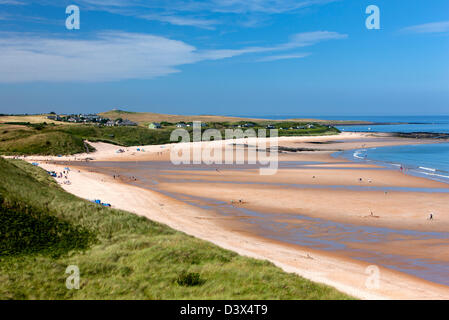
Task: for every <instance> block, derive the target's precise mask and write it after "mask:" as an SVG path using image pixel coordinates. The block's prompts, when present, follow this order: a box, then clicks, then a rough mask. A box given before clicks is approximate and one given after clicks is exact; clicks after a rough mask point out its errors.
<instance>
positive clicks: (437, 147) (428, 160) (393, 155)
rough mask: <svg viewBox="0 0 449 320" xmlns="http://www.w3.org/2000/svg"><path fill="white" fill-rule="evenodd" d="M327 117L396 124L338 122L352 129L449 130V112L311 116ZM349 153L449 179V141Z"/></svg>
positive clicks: (267, 117) (415, 173) (374, 130)
mask: <svg viewBox="0 0 449 320" xmlns="http://www.w3.org/2000/svg"><path fill="white" fill-rule="evenodd" d="M257 117H258V118H265V119H279V120H281V119H289V118H290V119H291V118H304V116H295V115H288V116H287V115H283V116H280V115H278V116H273V115H272V116H265V117H264V116H257ZM307 118H315V119H326V120H355V121H357V120H359V121H370V122H376V123H400V124H394V125H362V126H338V128H339V129H340V130H342V131H346V132H348V131H351V132H406V133H407V132H432V133H449V116H404V117H403V116H388V117H383V116H371V117H369V116H351V117H349V116H307ZM343 155H344V156H345V157H347V158H350V159H352V160H356V161H376V162H380V163H383V164H385V165H387V166H390V167H392V168H395V169H397V170H399V168H400V166H401V165H402V166H403V167H404V168H405V171H406V172H407V173H409V174H414V175H419V176H425V177H427V178H430V179H434V180H438V181H443V182H446V183H449V143H438V144H429V145H413V146H396V147H382V148H376V149H368V150H353V151H350V152H345V153H344V154H343Z"/></svg>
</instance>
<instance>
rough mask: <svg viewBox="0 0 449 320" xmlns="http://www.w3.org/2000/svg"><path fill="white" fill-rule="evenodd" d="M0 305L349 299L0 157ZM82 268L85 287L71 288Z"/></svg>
mask: <svg viewBox="0 0 449 320" xmlns="http://www.w3.org/2000/svg"><path fill="white" fill-rule="evenodd" d="M0 181H1V183H0V231H1V232H0V299H349V298H350V297H348V296H346V295H344V294H341V293H339V292H338V291H336V290H335V289H333V288H330V287H327V286H324V285H320V284H316V283H313V282H311V281H308V280H306V279H303V278H301V277H299V276H296V275H294V274H287V273H285V272H283V271H282V270H280V269H279V268H277V267H275V266H274V265H272V264H271V263H269V262H266V261H260V260H255V259H251V258H246V257H242V256H239V255H237V254H236V253H233V252H231V251H227V250H224V249H221V248H219V247H217V246H215V245H212V244H210V243H208V242H205V241H202V240H198V239H196V238H193V237H190V236H187V235H185V234H183V233H181V232H177V231H175V230H172V229H170V228H168V227H167V226H164V225H161V224H158V223H154V222H152V221H149V220H147V219H145V218H142V217H138V216H136V215H133V214H131V213H128V212H124V211H119V210H115V209H110V208H105V207H102V206H100V205H97V204H94V203H92V202H89V201H85V200H82V199H79V198H77V197H75V196H73V195H71V194H68V193H66V192H65V191H63V190H62V189H61V188H60V187H59V185H58V184H57V183H56V182H55V181H54V180H52V179H51V178H50V177H49V175H48V174H47V173H46V172H45V171H44V170H42V169H40V168H38V167H34V166H31V165H30V164H27V163H25V162H23V161H20V160H5V159H2V158H0ZM69 265H76V266H78V267H79V270H80V277H81V280H80V289H79V290H68V289H67V288H66V286H65V281H66V278H67V277H68V275H67V274H65V271H66V268H67V267H68V266H69Z"/></svg>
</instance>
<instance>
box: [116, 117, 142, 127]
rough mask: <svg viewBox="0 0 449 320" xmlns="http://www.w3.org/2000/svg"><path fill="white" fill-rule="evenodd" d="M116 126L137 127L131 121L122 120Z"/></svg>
mask: <svg viewBox="0 0 449 320" xmlns="http://www.w3.org/2000/svg"><path fill="white" fill-rule="evenodd" d="M117 125H118V126H133V127H134V126H137V123H135V122H133V121H131V120H128V119H124V120H122V121H120V122H119V123H118V124H117Z"/></svg>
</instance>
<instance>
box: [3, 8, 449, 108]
mask: <svg viewBox="0 0 449 320" xmlns="http://www.w3.org/2000/svg"><path fill="white" fill-rule="evenodd" d="M68 5H77V6H78V7H79V8H80V29H79V30H68V29H67V28H66V18H67V16H68V15H67V14H66V7H67V6H68ZM369 5H377V6H378V7H379V9H380V27H381V28H380V30H368V29H367V28H366V26H365V20H366V18H367V17H368V14H366V12H365V10H366V7H367V6H369ZM448 57H449V1H447V0H432V1H431V5H430V4H429V1H425V0H407V1H405V0H394V1H392V0H371V1H364V0H209V1H192V0H170V1H167V0H147V1H143V0H128V1H126V0H78V1H64V0H59V1H50V0H39V1H32V0H28V1H26V0H0V113H40V112H50V111H56V112H101V111H105V110H109V109H113V108H120V109H126V110H132V111H150V112H161V113H182V114H226V115H259V116H261V115H295V116H301V115H304V116H307V115H314V116H319V115H323V116H324V115H327V116H333V115H336V116H338V115H384V114H385V115H405V114H407V115H420V114H449V59H448Z"/></svg>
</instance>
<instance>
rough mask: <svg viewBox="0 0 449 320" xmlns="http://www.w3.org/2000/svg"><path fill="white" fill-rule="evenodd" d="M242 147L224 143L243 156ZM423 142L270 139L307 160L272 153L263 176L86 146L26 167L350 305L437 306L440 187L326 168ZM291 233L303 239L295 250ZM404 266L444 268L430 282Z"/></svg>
mask: <svg viewBox="0 0 449 320" xmlns="http://www.w3.org/2000/svg"><path fill="white" fill-rule="evenodd" d="M254 139H255V138H246V139H241V140H236V141H233V142H232V143H233V144H235V148H243V149H245V150H246V149H248V148H250V147H251V145H253V144H254V143H255V140H254ZM430 142H431V141H428V140H419V141H417V140H416V139H404V138H401V139H398V138H393V137H389V136H388V135H384V134H377V135H373V134H363V133H343V134H340V135H338V136H323V137H282V138H279V145H280V146H282V147H284V148H290V150H292V149H301V148H302V150H307V151H298V152H295V151H282V152H281V153H280V154H279V169H278V171H277V173H276V174H275V175H272V176H262V175H260V174H259V170H257V168H254V167H251V166H249V167H245V166H243V167H233V166H229V167H220V166H217V165H211V166H205V165H204V166H199V168H198V166H197V167H196V168H193V167H189V166H181V167H176V166H173V165H171V164H170V162H169V160H170V150H171V148H173V147H174V146H173V145H164V146H139V147H129V148H121V149H123V151H124V152H123V153H117V150H118V149H120V147H117V146H114V145H108V144H105V143H92V145H93V146H94V147H95V148H96V150H97V151H96V152H94V153H91V154H80V155H76V156H69V157H26V160H27V161H29V162H38V163H39V165H40V166H41V167H43V168H45V169H46V170H50V171H56V172H60V171H62V170H64V168H65V167H70V173H69V174H68V176H67V180H68V181H70V183H67V182H66V183H63V181H64V180H66V179H65V178H62V179H57V180H58V182H60V183H61V186H62V187H63V188H64V189H65V190H67V191H68V192H71V193H73V194H75V195H77V196H79V197H81V198H85V199H89V200H93V199H101V200H102V201H103V202H107V203H110V204H111V205H112V206H113V207H114V208H119V209H123V210H127V211H130V212H133V213H135V214H138V215H141V216H145V217H147V218H149V219H151V220H154V221H158V222H161V223H164V224H167V225H168V226H170V227H172V228H174V229H177V230H180V231H183V232H185V233H187V234H190V235H192V236H195V237H198V238H201V239H204V240H208V241H211V242H213V243H215V244H217V245H219V246H221V247H223V248H226V249H230V250H233V251H235V252H238V253H240V254H243V255H247V256H251V257H255V258H260V259H266V260H269V261H271V262H273V263H275V264H276V265H278V266H279V267H281V268H283V269H284V270H285V271H287V272H295V273H297V274H299V275H301V276H303V277H306V278H308V279H310V280H313V281H317V282H320V283H325V284H328V285H331V286H334V287H335V288H337V289H339V290H341V291H343V292H345V293H348V294H351V295H353V296H355V297H358V298H362V299H449V286H447V285H445V284H443V283H442V282H444V279H443V278H444V275H445V272H446V270H447V269H446V266H448V265H449V239H448V238H447V236H446V235H447V232H449V216H448V215H447V212H448V209H449V201H448V200H449V185H448V184H445V183H442V182H437V181H432V180H429V179H425V178H421V177H415V176H411V175H408V174H406V173H404V172H401V171H400V170H390V169H386V168H384V167H381V166H379V165H376V164H367V163H354V162H351V161H349V160H346V159H343V158H338V157H333V156H332V154H333V153H335V152H338V151H344V150H352V149H357V148H372V147H380V146H392V145H402V144H418V143H430ZM432 142H433V141H432ZM225 143H230V142H225ZM199 146H203V147H204V146H208V147H210V148H211V149H214V148H215V149H217V148H223V142H220V141H212V142H202V143H200V142H196V143H192V144H186V145H185V148H193V149H194V148H198V147H199ZM137 149H139V150H140V151H137ZM142 149H143V151H142ZM87 158H88V161H86V159H87ZM246 160H248V158H246ZM430 213H432V214H433V217H434V219H432V220H429V219H428V217H429V214H430ZM370 228H371V229H370ZM298 230H300V231H301V230H302V232H303V233H304V231H306V233H308V234H309V233H310V235H309V236H308V237H307V238H301V237H300V236H299V234H300V233H301V232H300V231H298ZM298 237H299V238H298ZM373 238H375V241H374V240H373ZM317 239H318V240H320V239H321V240H322V239H326V242H325V243H319V242H317V241H318V240H317ZM348 239H349V240H348ZM367 240H369V241H367ZM309 243H310V244H309ZM355 253H357V255H358V256H357V257H355ZM374 253H375V254H376V256H374ZM387 257H394V259H396V260H395V261H394V262H391V261H388V258H387ZM374 258H375V259H374ZM373 259H374V260H373ZM392 259H393V258H392ZM373 261H374V262H373ZM410 261H426V263H428V265H431V264H432V263H433V264H440V265H442V266H444V267H443V268H442V269H441V270H439V269H438V270H436V271H435V270H434V269H432V268H431V267H428V265H424V266H417V265H413V264H410ZM407 263H408V264H407ZM372 265H374V266H376V268H378V270H379V282H378V285H376V286H374V287H373V286H372V285H368V284H367V283H368V282H369V281H370V279H371V278H370V273H369V270H370V269H367V267H369V266H372ZM386 266H389V267H386ZM407 268H409V269H410V270H411V271H410V272H402V271H403V270H406V269H407ZM420 268H430V269H429V270H430V271H429V272H428V275H427V274H426V275H424V276H421V273H420V272H421V271H420V270H419V269H420ZM412 269H413V270H412ZM415 269H416V270H415ZM422 274H424V273H422ZM446 275H447V274H446ZM425 277H428V279H427V280H426V279H424V278H425ZM429 279H431V280H432V281H431V280H429ZM438 279H443V280H441V281H439V280H438ZM433 280H434V281H433ZM367 281H368V282H367Z"/></svg>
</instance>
